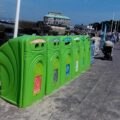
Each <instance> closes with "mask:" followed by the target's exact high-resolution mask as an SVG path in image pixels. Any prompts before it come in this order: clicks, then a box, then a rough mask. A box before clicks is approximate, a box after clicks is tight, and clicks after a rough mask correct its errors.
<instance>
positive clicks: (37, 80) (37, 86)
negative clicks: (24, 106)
mask: <svg viewBox="0 0 120 120" xmlns="http://www.w3.org/2000/svg"><path fill="white" fill-rule="evenodd" d="M41 82H42V77H41V76H36V77H35V80H34V94H37V93H39V92H40V90H41Z"/></svg>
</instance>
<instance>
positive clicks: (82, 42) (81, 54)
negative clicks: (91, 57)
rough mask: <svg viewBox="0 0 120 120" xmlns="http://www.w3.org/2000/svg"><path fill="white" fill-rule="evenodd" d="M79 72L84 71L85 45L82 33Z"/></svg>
mask: <svg viewBox="0 0 120 120" xmlns="http://www.w3.org/2000/svg"><path fill="white" fill-rule="evenodd" d="M80 72H81V73H83V72H85V45H84V35H81V36H80Z"/></svg>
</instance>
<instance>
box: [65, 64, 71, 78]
mask: <svg viewBox="0 0 120 120" xmlns="http://www.w3.org/2000/svg"><path fill="white" fill-rule="evenodd" d="M69 74H70V64H66V76H68V75H69Z"/></svg>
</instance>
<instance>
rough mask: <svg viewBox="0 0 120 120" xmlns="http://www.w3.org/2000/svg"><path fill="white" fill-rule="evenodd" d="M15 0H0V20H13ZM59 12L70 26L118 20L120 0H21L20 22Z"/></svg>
mask: <svg viewBox="0 0 120 120" xmlns="http://www.w3.org/2000/svg"><path fill="white" fill-rule="evenodd" d="M16 1H17V0H0V18H10V19H13V20H14V19H15V10H16ZM51 11H52V12H61V13H63V14H64V15H65V16H68V17H70V18H71V21H72V22H71V23H72V24H89V23H93V22H101V21H103V20H110V19H112V18H113V14H114V19H115V20H120V0H21V9H20V20H29V21H39V20H43V16H44V15H46V14H47V13H48V12H51Z"/></svg>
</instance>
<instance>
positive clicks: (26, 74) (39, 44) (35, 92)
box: [0, 36, 46, 107]
mask: <svg viewBox="0 0 120 120" xmlns="http://www.w3.org/2000/svg"><path fill="white" fill-rule="evenodd" d="M45 54H46V43H45V41H44V40H43V39H41V37H37V36H23V37H18V38H15V39H12V40H9V42H7V43H6V44H4V45H3V46H2V47H1V48H0V80H1V93H0V97H2V98H3V99H5V100H7V101H9V102H10V103H12V104H15V105H17V106H18V107H26V106H29V105H31V104H32V103H34V102H35V101H37V100H39V99H41V98H42V97H43V96H44V95H45V77H46V55H45Z"/></svg>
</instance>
